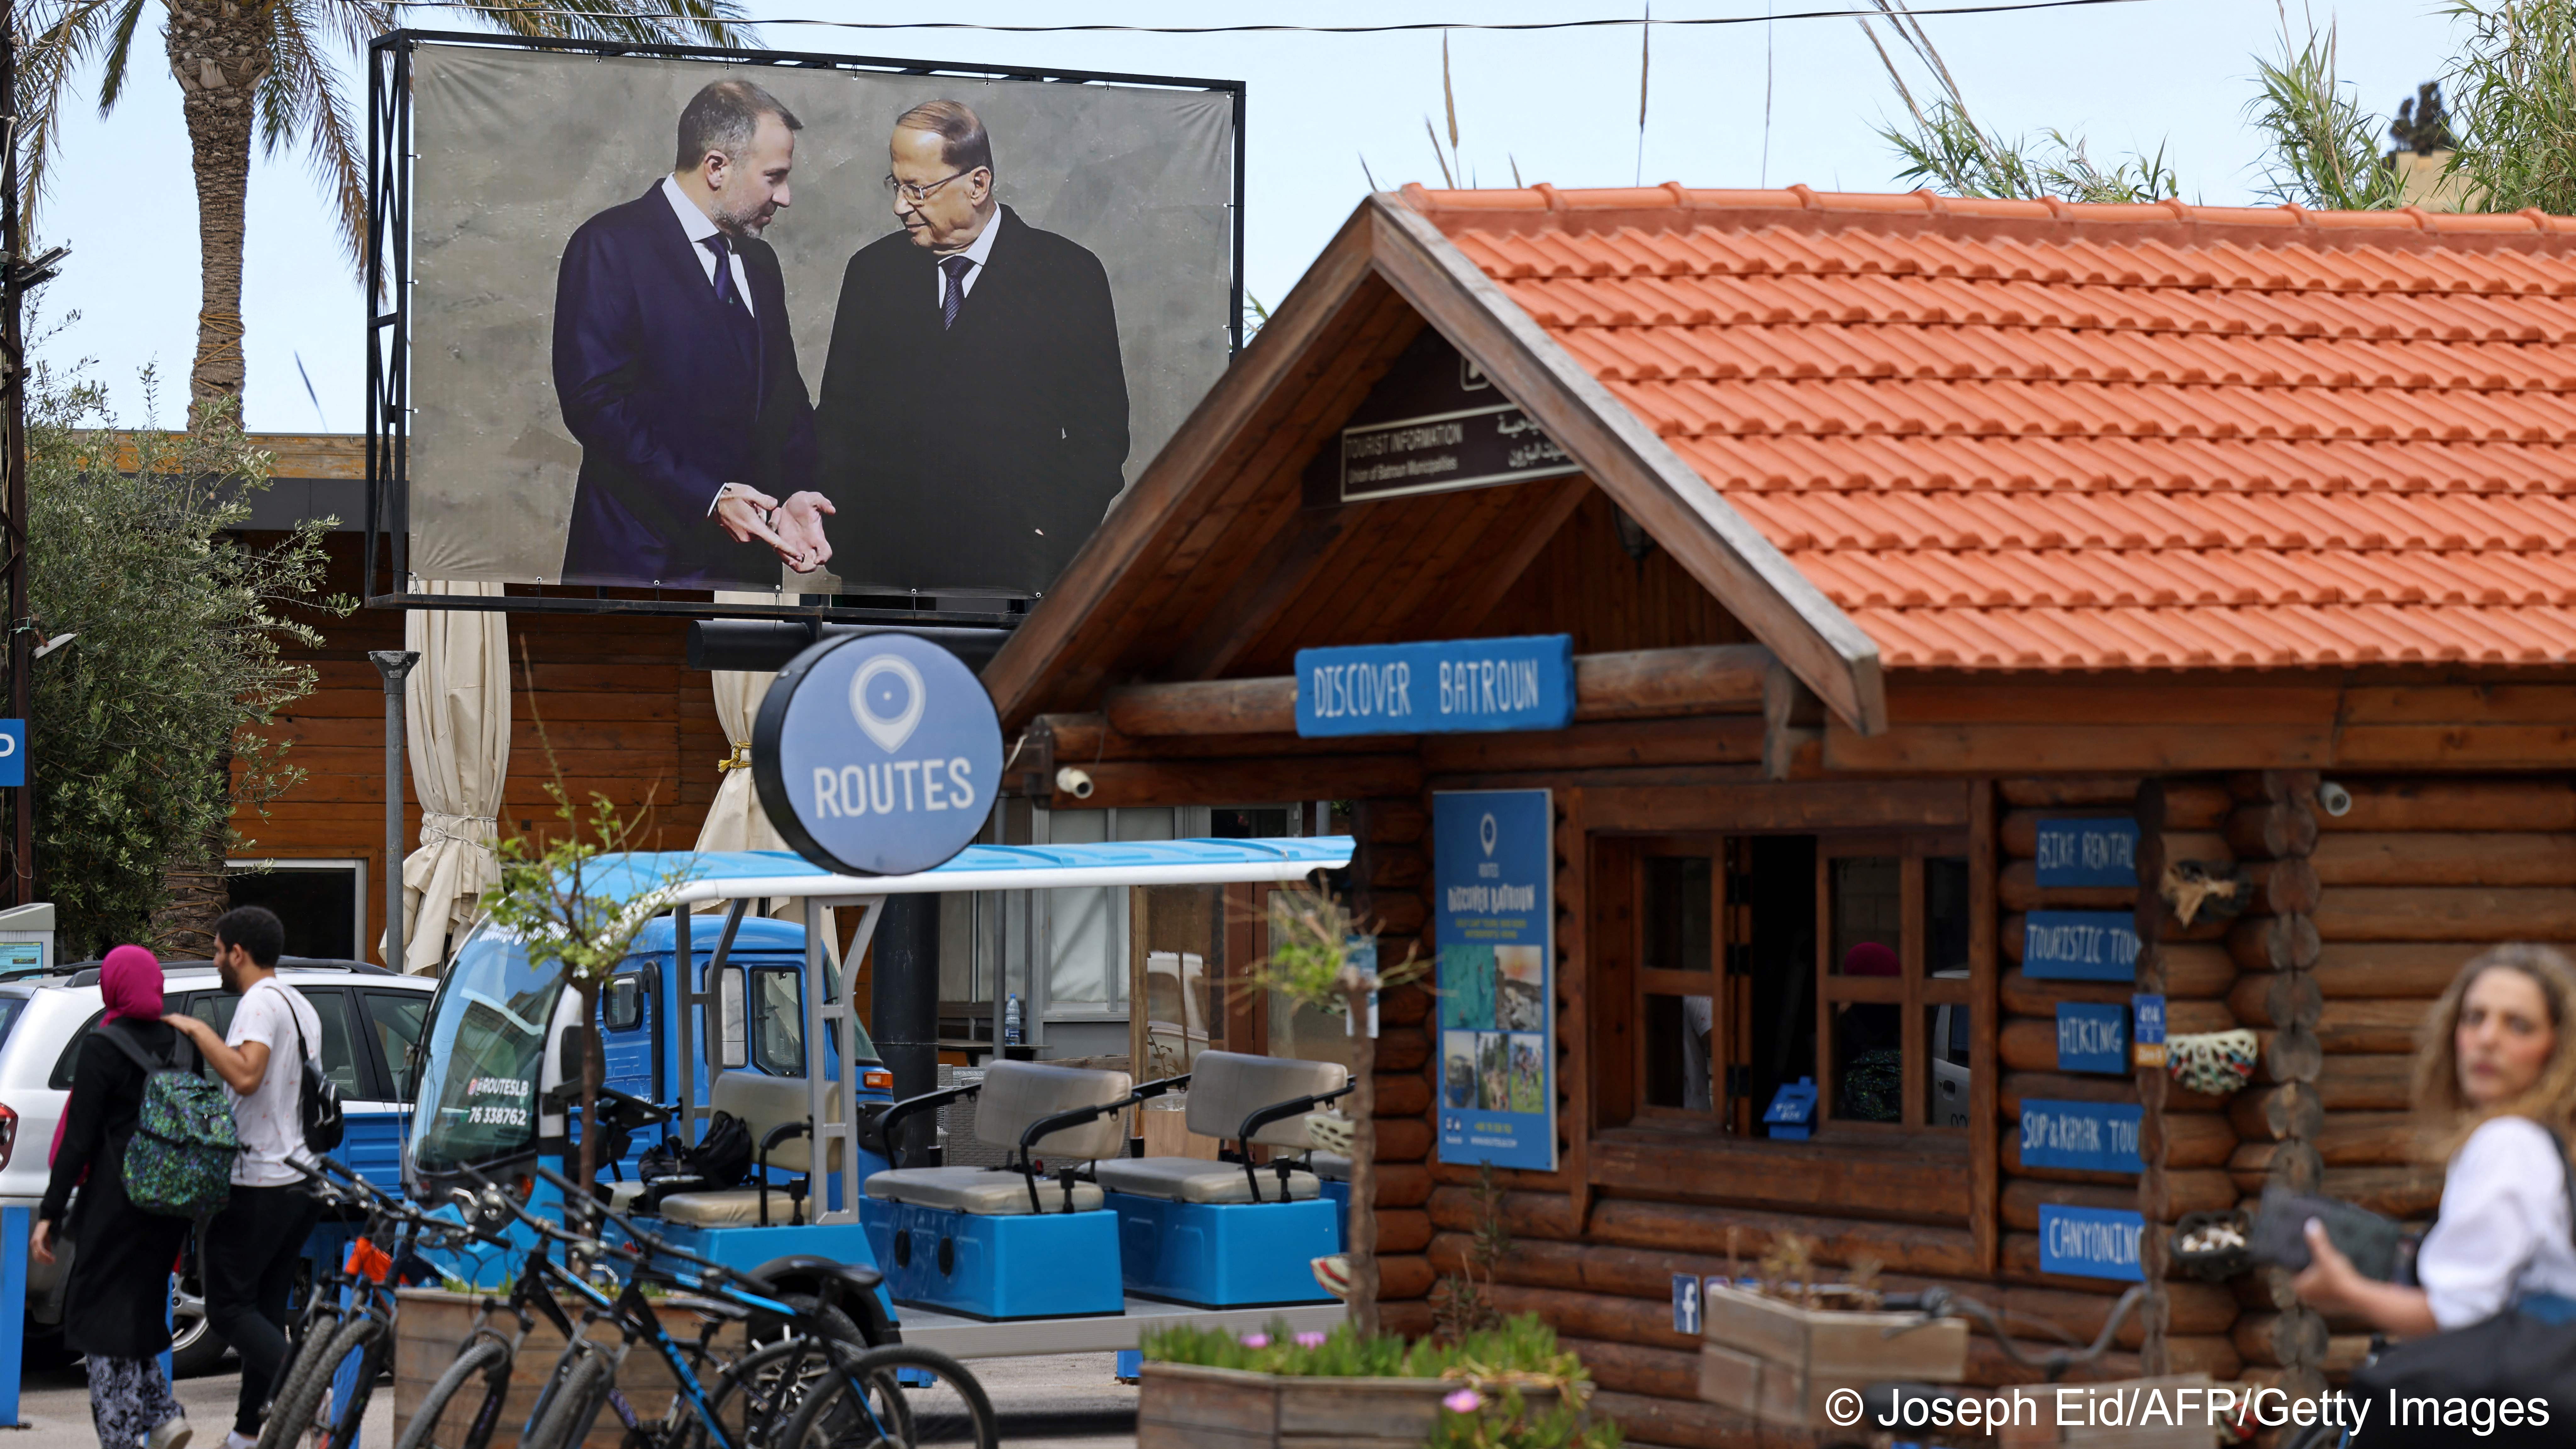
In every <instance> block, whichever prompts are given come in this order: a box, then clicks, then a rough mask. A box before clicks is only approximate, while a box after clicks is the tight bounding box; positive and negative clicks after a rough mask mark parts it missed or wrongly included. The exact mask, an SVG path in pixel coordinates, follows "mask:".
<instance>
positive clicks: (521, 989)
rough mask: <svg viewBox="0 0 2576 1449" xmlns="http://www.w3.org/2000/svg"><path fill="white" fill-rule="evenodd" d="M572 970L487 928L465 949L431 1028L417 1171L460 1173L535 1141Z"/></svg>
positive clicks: (415, 1123)
mask: <svg viewBox="0 0 2576 1449" xmlns="http://www.w3.org/2000/svg"><path fill="white" fill-rule="evenodd" d="M562 994H563V973H562V972H561V971H560V970H558V969H555V968H551V967H549V968H548V969H546V970H543V971H539V970H537V969H536V968H534V967H531V966H530V965H529V964H528V952H527V948H526V947H525V946H523V945H521V944H520V943H519V942H517V941H513V940H508V939H505V938H503V937H501V936H500V935H498V934H497V933H494V932H491V931H485V932H482V933H480V934H478V935H477V936H475V938H474V939H473V940H471V941H468V942H467V943H466V944H465V947H464V949H462V950H460V951H458V952H457V953H456V962H455V964H454V965H452V966H450V967H449V968H448V972H447V980H446V981H445V982H444V983H443V984H442V985H441V986H440V987H439V991H438V1005H437V1007H436V1009H435V1014H434V1015H433V1016H432V1018H431V1020H430V1024H429V1039H428V1044H427V1050H426V1053H425V1055H426V1058H427V1059H426V1060H425V1061H424V1062H423V1063H422V1065H421V1074H420V1095H419V1097H418V1099H417V1100H418V1102H419V1106H418V1107H417V1108H416V1109H415V1110H414V1113H413V1117H412V1165H413V1167H414V1168H415V1169H417V1170H419V1171H422V1172H453V1171H455V1170H456V1169H457V1168H458V1167H460V1166H464V1165H467V1164H475V1163H484V1162H492V1161H496V1160H500V1159H505V1158H509V1157H514V1156H519V1155H521V1154H524V1153H526V1152H527V1151H528V1150H529V1149H530V1148H531V1147H532V1146H534V1144H535V1142H536V1133H537V1080H538V1078H539V1076H540V1075H541V1073H542V1070H543V1067H544V1064H545V1055H546V1030H547V1026H548V1024H549V1023H551V1022H552V1021H553V1020H554V1014H555V1000H556V998H557V997H559V996H561V995H562Z"/></svg>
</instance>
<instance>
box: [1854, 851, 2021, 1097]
mask: <svg viewBox="0 0 2576 1449" xmlns="http://www.w3.org/2000/svg"><path fill="white" fill-rule="evenodd" d="M1934 857H1939V858H1942V859H1945V860H1946V859H1958V860H1962V861H1966V862H1968V863H1969V870H1970V875H1971V879H1970V890H1969V909H1970V911H1971V913H1972V914H1971V921H1972V922H1973V920H1974V915H1973V912H1974V911H1975V909H1976V905H1975V901H1976V897H1977V891H1976V890H1975V882H1974V871H1975V850H1974V842H1973V841H1972V840H1971V839H1970V838H1969V836H1968V835H1967V834H1966V833H1965V832H1946V831H1945V832H1940V833H1930V832H1922V831H1905V832H1892V833H1888V834H1874V833H1873V834H1864V833H1858V832H1839V831H1838V832H1832V833H1825V834H1819V835H1818V836H1817V837H1816V1126H1817V1132H1818V1135H1819V1136H1822V1135H1824V1133H1825V1129H1826V1128H1828V1127H1830V1128H1831V1129H1832V1131H1833V1132H1834V1134H1836V1135H1840V1134H1843V1133H1853V1134H1877V1135H1910V1134H1912V1133H1915V1132H1919V1131H1923V1130H1926V1129H1929V1130H1933V1131H1939V1132H1945V1133H1946V1132H1949V1131H1951V1130H1953V1129H1950V1128H1947V1127H1936V1126H1935V1125H1934V1124H1933V1123H1932V1122H1931V1121H1930V1116H1931V1112H1930V1098H1931V1092H1930V1086H1929V1084H1930V1082H1931V1077H1932V1073H1931V1066H1932V1054H1931V1050H1930V1047H1931V1043H1930V1040H1929V1038H1928V1037H1926V1035H1925V1034H1924V1033H1925V1027H1924V1020H1925V1016H1926V1008H1928V1007H1935V1006H1965V1007H1968V1008H1969V1009H1970V1010H1971V1011H1974V1010H1975V1008H1976V1005H1977V982H1976V970H1975V967H1974V965H1973V964H1972V965H1971V966H1970V968H1969V976H1968V978H1967V979H1965V980H1960V979H1957V978H1952V979H1948V980H1940V979H1935V978H1934V977H1933V976H1932V975H1931V974H1930V973H1929V972H1928V971H1926V970H1925V969H1924V967H1925V962H1924V952H1925V949H1926V939H1927V937H1928V936H1929V935H1930V922H1929V920H1928V919H1927V912H1928V910H1929V905H1928V902H1927V898H1926V893H1925V891H1924V887H1923V864H1924V862H1925V861H1927V860H1930V859H1933V858H1934ZM1869 859H1880V860H1884V859H1894V860H1895V861H1896V862H1897V914H1898V916H1899V921H1898V929H1897V939H1898V941H1899V943H1900V944H1899V946H1898V949H1897V962H1898V966H1899V972H1898V975H1897V976H1896V978H1895V979H1894V980H1892V981H1891V980H1889V979H1888V978H1886V977H1883V976H1844V975H1842V974H1840V973H1839V972H1837V971H1836V970H1835V969H1834V968H1835V961H1834V862H1836V861H1838V860H1869ZM1971 956H1972V961H1973V952H1972V953H1971ZM1883 1004H1894V1005H1895V1006H1896V1007H1897V1008H1898V1016H1897V1039H1898V1050H1899V1053H1900V1055H1901V1060H1902V1063H1903V1065H1902V1067H1901V1068H1900V1078H1899V1080H1900V1089H1899V1092H1898V1109H1897V1120H1896V1121H1894V1122H1855V1121H1849V1120H1846V1119H1842V1118H1837V1117H1836V1116H1835V1115H1834V1105H1835V1103H1834V1088H1835V1082H1836V1080H1837V1077H1838V1072H1837V1070H1836V1068H1837V1065H1838V1064H1837V1063H1836V1062H1835V1060H1834V1051H1833V1048H1834V1008H1835V1007H1837V1006H1860V1005H1883ZM1972 1035H1973V1027H1972ZM1971 1058H1972V1060H1971V1064H1970V1070H1971V1071H1972V1072H1974V1071H1976V1070H1977V1068H1978V1067H1979V1066H1980V1065H1983V1064H1982V1063H1978V1062H1976V1061H1975V1060H1974V1059H1973V1058H1974V1053H1973V1052H1972V1053H1971ZM1989 1070H1991V1068H1989ZM1975 1126H1976V1122H1975V1118H1974V1116H1973V1115H1972V1116H1971V1117H1970V1120H1969V1128H1968V1130H1970V1131H1973V1130H1974V1129H1975Z"/></svg>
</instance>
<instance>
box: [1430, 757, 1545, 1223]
mask: <svg viewBox="0 0 2576 1449" xmlns="http://www.w3.org/2000/svg"><path fill="white" fill-rule="evenodd" d="M1555 823H1556V810H1555V806H1554V803H1553V802H1552V800H1551V799H1550V797H1549V794H1548V792H1547V791H1545V790H1468V791H1454V792H1446V791H1444V792H1441V793H1437V794H1434V795H1433V796H1432V797H1431V861H1432V884H1433V885H1434V886H1435V887H1436V888H1437V890H1438V893H1439V894H1438V909H1437V910H1436V912H1435V913H1434V914H1433V916H1432V925H1431V931H1432V942H1433V944H1434V945H1435V946H1437V947H1438V948H1439V951H1440V1040H1439V1042H1438V1043H1437V1047H1438V1050H1439V1053H1440V1160H1441V1161H1443V1162H1453V1163H1470V1164H1472V1163H1479V1162H1490V1163H1492V1164H1493V1165H1495V1166H1496V1167H1524V1168H1531V1169H1534V1170H1536V1171H1540V1172H1552V1171H1554V1170H1555V1168H1556V1079H1555V1078H1556V1012H1555V1010H1554V1008H1553V1003H1554V1001H1555V999H1556V992H1555V982H1554V979H1553V978H1554V975H1555V961H1556V908H1555V904H1554V895H1555V892H1554V890H1553V888H1552V887H1553V882H1552V880H1551V876H1550V872H1551V867H1552V863H1553V861H1554V859H1555V850H1554V847H1553V843H1552V834H1553V831H1554V829H1555Z"/></svg>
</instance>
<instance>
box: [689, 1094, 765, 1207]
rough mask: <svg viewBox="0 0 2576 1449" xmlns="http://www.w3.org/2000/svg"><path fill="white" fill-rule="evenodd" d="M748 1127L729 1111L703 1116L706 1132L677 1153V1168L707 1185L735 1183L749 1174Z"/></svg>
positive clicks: (731, 1184)
mask: <svg viewBox="0 0 2576 1449" xmlns="http://www.w3.org/2000/svg"><path fill="white" fill-rule="evenodd" d="M751 1146H752V1144H751V1129H750V1128H748V1127H745V1126H744V1125H743V1124H742V1119H741V1118H739V1117H736V1116H735V1115H733V1114H732V1113H731V1112H718V1113H716V1114H715V1115H714V1116H712V1117H710V1118H708V1119H707V1135H706V1136H705V1137H704V1138H702V1139H700V1140H699V1142H698V1145H697V1146H695V1147H692V1148H689V1149H688V1150H687V1151H685V1152H682V1153H681V1154H680V1170H681V1171H682V1172H685V1173H687V1174H688V1175H689V1176H691V1177H695V1178H699V1179H701V1180H703V1181H704V1182H705V1183H706V1185H707V1186H708V1187H710V1188H722V1187H739V1186H741V1185H742V1180H743V1179H744V1178H746V1177H749V1176H750V1175H751Z"/></svg>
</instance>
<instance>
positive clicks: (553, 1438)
mask: <svg viewBox="0 0 2576 1449" xmlns="http://www.w3.org/2000/svg"><path fill="white" fill-rule="evenodd" d="M615 1387H617V1365H616V1363H615V1362H614V1361H612V1360H611V1359H610V1357H609V1356H608V1354H607V1353H606V1352H604V1351H603V1352H596V1353H584V1354H580V1355H578V1356H576V1357H575V1358H574V1359H573V1362H572V1366H571V1367H570V1368H569V1369H566V1370H565V1371H564V1374H563V1376H562V1378H561V1380H560V1381H558V1382H557V1383H556V1384H555V1393H554V1402H553V1403H551V1404H549V1405H547V1406H546V1411H545V1413H543V1414H542V1415H540V1416H539V1417H538V1419H537V1427H536V1428H535V1429H533V1430H531V1431H530V1432H529V1434H528V1437H527V1438H525V1439H523V1440H521V1441H520V1449H577V1446H578V1445H579V1444H580V1443H581V1441H582V1440H583V1439H585V1438H587V1437H589V1434H590V1426H591V1425H592V1423H594V1422H596V1421H597V1420H598V1418H599V1411H600V1410H601V1409H603V1408H605V1407H607V1404H608V1391H609V1390H610V1389H613V1388H615Z"/></svg>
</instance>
